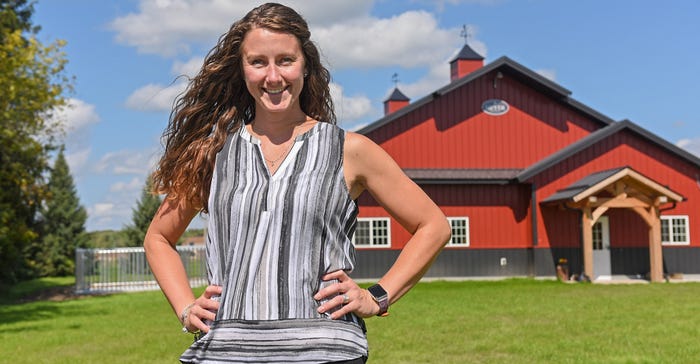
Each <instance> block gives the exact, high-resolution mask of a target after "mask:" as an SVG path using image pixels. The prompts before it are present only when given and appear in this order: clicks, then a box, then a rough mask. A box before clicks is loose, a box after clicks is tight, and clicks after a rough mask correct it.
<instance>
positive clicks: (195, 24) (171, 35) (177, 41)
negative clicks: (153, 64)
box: [110, 0, 374, 57]
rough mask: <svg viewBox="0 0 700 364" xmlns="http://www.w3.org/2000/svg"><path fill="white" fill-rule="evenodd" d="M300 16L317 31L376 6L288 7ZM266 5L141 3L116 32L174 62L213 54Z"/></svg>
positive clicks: (115, 24)
mask: <svg viewBox="0 0 700 364" xmlns="http://www.w3.org/2000/svg"><path fill="white" fill-rule="evenodd" d="M282 3H284V4H286V5H289V6H291V7H292V8H294V9H295V10H297V11H298V12H299V13H300V14H302V16H303V17H304V18H305V19H306V20H307V22H309V24H310V25H309V26H310V27H311V28H312V31H313V28H314V26H315V25H316V24H318V25H324V24H333V23H336V22H338V21H343V20H347V19H351V18H354V17H358V16H362V15H364V14H367V13H369V11H370V9H371V8H372V4H373V3H374V2H373V1H372V0H356V1H333V2H325V3H324V4H323V6H318V3H316V2H311V1H301V0H299V1H282ZM260 4H261V2H260V1H221V0H141V1H140V2H139V9H138V12H136V13H130V14H127V15H124V16H121V17H118V18H116V19H114V20H113V21H112V23H111V24H110V28H111V29H112V30H114V31H115V32H116V35H115V38H116V40H117V41H118V42H119V43H122V44H125V45H129V46H133V47H136V49H137V50H138V51H139V52H141V53H149V54H159V55H162V56H166V57H172V56H174V55H177V54H189V53H190V52H191V50H192V44H203V45H205V46H207V47H208V48H210V47H212V46H213V45H214V42H215V41H216V39H217V38H218V37H219V36H220V35H221V34H223V33H225V32H226V31H227V30H228V29H229V27H230V26H231V24H232V23H233V22H234V21H235V20H237V19H240V18H242V17H243V16H244V15H245V14H246V13H247V12H248V11H250V10H251V9H253V8H254V7H255V6H258V5H260Z"/></svg>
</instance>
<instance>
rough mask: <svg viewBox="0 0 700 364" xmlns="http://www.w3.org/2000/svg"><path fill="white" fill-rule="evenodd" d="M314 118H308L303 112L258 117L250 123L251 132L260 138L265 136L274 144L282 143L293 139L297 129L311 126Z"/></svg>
mask: <svg viewBox="0 0 700 364" xmlns="http://www.w3.org/2000/svg"><path fill="white" fill-rule="evenodd" d="M312 121H314V119H313V118H310V117H308V116H306V115H305V114H304V113H303V112H301V113H298V114H296V113H295V114H286V115H284V116H282V115H274V117H270V116H267V115H257V114H256V116H255V119H253V121H252V122H251V123H250V130H251V131H252V132H253V133H255V134H257V135H258V136H265V137H267V138H268V139H269V140H270V141H272V142H281V141H284V140H288V139H289V138H293V137H294V136H295V133H296V131H297V129H299V128H300V127H301V126H303V125H306V124H310V123H311V122H312Z"/></svg>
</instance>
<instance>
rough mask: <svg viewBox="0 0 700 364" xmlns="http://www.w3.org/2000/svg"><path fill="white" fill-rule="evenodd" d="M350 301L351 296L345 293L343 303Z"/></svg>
mask: <svg viewBox="0 0 700 364" xmlns="http://www.w3.org/2000/svg"><path fill="white" fill-rule="evenodd" d="M348 302H350V296H348V295H346V294H343V304H344V305H345V304H347V303H348Z"/></svg>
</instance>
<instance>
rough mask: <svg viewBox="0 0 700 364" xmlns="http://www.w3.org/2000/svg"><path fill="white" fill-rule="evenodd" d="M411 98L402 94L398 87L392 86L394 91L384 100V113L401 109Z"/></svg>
mask: <svg viewBox="0 0 700 364" xmlns="http://www.w3.org/2000/svg"><path fill="white" fill-rule="evenodd" d="M410 102H411V99H409V98H408V96H406V95H404V94H403V93H402V92H401V91H399V88H398V87H396V88H394V92H392V93H391V95H390V96H389V98H387V99H386V100H384V115H388V114H391V113H392V112H394V111H396V110H399V109H401V108H402V107H404V106H406V105H408V104H409V103H410Z"/></svg>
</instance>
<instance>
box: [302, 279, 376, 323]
mask: <svg viewBox="0 0 700 364" xmlns="http://www.w3.org/2000/svg"><path fill="white" fill-rule="evenodd" d="M321 279H323V280H324V281H330V280H334V279H336V280H338V282H337V283H334V284H331V285H329V286H328V287H325V288H323V289H321V290H319V291H318V292H317V293H316V295H314V299H315V300H317V301H321V300H324V299H328V298H330V297H332V298H331V299H329V300H328V301H326V302H325V303H323V304H322V305H321V306H320V307H319V308H318V312H319V313H324V312H328V311H332V313H331V319H334V320H336V319H339V318H341V317H343V316H344V315H346V314H348V313H350V312H354V313H355V314H356V315H357V316H360V317H363V318H364V317H370V316H375V315H376V314H378V313H379V304H378V303H377V302H375V301H374V299H373V298H372V296H371V295H370V293H369V291H367V290H366V289H362V288H360V286H358V285H357V283H355V281H354V280H352V278H350V276H348V274H347V273H345V271H344V270H337V271H335V272H331V273H328V274H326V275H324V276H323V277H321ZM336 309H337V310H336ZM334 310H335V311H334Z"/></svg>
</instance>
